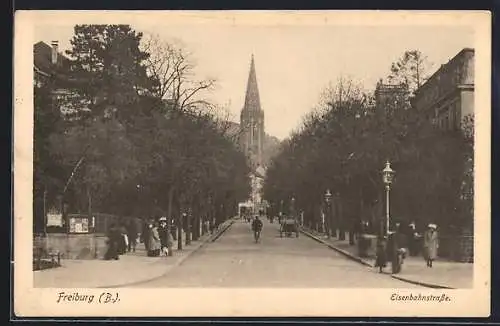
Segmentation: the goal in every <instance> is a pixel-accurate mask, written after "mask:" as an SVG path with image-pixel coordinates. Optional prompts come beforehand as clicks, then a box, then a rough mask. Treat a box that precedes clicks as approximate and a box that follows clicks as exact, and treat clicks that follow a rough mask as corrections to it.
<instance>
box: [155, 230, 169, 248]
mask: <svg viewBox="0 0 500 326" xmlns="http://www.w3.org/2000/svg"><path fill="white" fill-rule="evenodd" d="M158 235H159V237H160V244H161V246H162V247H170V245H171V242H172V241H171V238H172V235H171V234H169V232H168V228H167V227H166V226H165V227H161V226H160V227H158Z"/></svg>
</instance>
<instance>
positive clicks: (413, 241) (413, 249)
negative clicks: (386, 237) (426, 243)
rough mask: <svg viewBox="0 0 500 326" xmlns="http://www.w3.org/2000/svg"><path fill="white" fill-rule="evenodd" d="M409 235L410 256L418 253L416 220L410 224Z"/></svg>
mask: <svg viewBox="0 0 500 326" xmlns="http://www.w3.org/2000/svg"><path fill="white" fill-rule="evenodd" d="M407 237H408V249H409V252H410V256H416V255H418V233H417V230H416V226H415V222H413V221H412V222H411V223H410V224H408V228H407Z"/></svg>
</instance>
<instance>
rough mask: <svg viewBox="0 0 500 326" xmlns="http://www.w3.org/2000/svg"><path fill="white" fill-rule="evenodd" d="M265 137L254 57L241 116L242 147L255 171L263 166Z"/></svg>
mask: <svg viewBox="0 0 500 326" xmlns="http://www.w3.org/2000/svg"><path fill="white" fill-rule="evenodd" d="M264 137H265V134H264V111H263V110H262V108H261V105H260V96H259V88H258V85H257V75H256V72H255V62H254V57H253V55H252V59H251V62H250V73H249V75H248V82H247V89H246V94H245V104H244V106H243V109H242V110H241V115H240V146H241V148H242V149H243V152H244V153H245V155H246V156H247V158H248V159H249V161H250V164H251V167H252V169H253V170H256V169H257V167H259V166H261V165H262V151H263V141H264Z"/></svg>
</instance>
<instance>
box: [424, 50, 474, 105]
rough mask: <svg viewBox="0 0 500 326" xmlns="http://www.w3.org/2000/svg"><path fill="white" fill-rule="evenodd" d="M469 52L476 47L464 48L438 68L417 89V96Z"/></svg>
mask: <svg viewBox="0 0 500 326" xmlns="http://www.w3.org/2000/svg"><path fill="white" fill-rule="evenodd" d="M467 52H469V53H470V52H472V53H474V49H472V48H463V49H462V50H461V51H460V52H458V53H457V54H456V55H455V56H454V57H453V58H451V59H450V60H449V61H448V62H447V63H445V64H443V65H441V67H439V69H438V70H436V72H435V73H433V74H432V75H431V76H430V77H429V78H428V79H427V81H426V82H425V83H423V84H422V86H420V87H419V88H418V89H417V90H416V91H415V96H417V95H418V94H419V93H420V92H422V91H423V90H424V89H426V88H427V87H429V85H430V84H431V83H432V82H433V81H434V80H435V79H437V78H438V76H439V75H441V74H442V73H443V72H444V71H445V70H446V69H448V67H450V66H451V65H453V64H454V63H455V62H456V61H457V60H458V59H459V58H460V57H462V56H463V55H464V54H465V53H467Z"/></svg>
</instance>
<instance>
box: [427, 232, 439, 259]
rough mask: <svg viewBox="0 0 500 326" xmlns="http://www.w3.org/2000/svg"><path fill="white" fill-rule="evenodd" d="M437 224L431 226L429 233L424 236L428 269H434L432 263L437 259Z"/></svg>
mask: <svg viewBox="0 0 500 326" xmlns="http://www.w3.org/2000/svg"><path fill="white" fill-rule="evenodd" d="M436 229H437V226H436V224H429V226H428V229H427V231H425V234H424V258H425V260H426V262H427V267H432V262H433V261H434V260H435V259H436V257H437V250H438V247H439V244H438V233H437V231H436Z"/></svg>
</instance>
